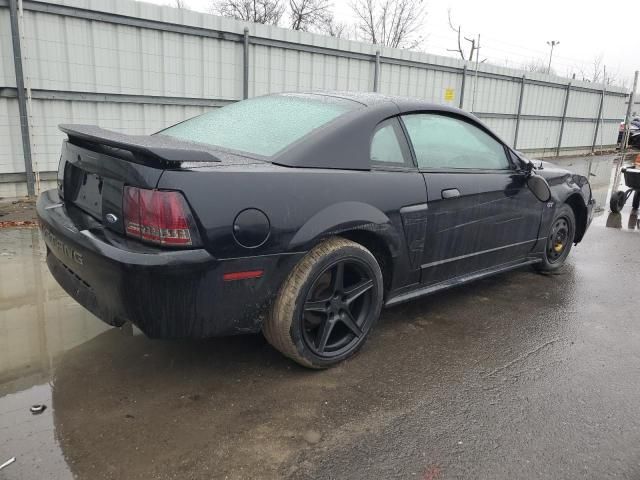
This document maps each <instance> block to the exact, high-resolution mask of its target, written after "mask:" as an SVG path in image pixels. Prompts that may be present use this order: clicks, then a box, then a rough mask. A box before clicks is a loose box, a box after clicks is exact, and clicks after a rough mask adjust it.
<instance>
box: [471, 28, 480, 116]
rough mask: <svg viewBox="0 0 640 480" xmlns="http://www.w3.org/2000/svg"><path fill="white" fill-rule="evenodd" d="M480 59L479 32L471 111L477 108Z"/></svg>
mask: <svg viewBox="0 0 640 480" xmlns="http://www.w3.org/2000/svg"><path fill="white" fill-rule="evenodd" d="M479 59H480V34H478V44H477V46H476V73H475V79H474V81H473V98H472V99H471V113H473V112H474V111H475V110H474V109H475V108H476V93H477V92H478V60H479Z"/></svg>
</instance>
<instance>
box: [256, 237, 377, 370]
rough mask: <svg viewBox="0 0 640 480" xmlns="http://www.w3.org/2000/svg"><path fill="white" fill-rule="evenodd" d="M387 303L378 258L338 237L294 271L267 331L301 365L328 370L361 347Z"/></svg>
mask: <svg viewBox="0 0 640 480" xmlns="http://www.w3.org/2000/svg"><path fill="white" fill-rule="evenodd" d="M382 298H383V281H382V272H381V271H380V266H379V265H378V262H377V261H376V258H375V257H374V256H373V255H372V254H371V252H369V250H367V249H366V248H364V247H363V246H362V245H360V244H358V243H355V242H352V241H350V240H346V239H344V238H339V237H334V238H331V239H328V240H326V241H324V242H323V243H321V244H319V245H317V246H316V247H314V248H313V249H312V250H311V251H309V253H307V254H306V255H305V256H304V257H303V258H302V260H300V262H299V263H298V264H297V265H296V266H295V267H294V269H293V270H292V271H291V273H290V274H289V276H288V278H287V279H286V280H285V282H284V284H283V285H282V287H281V289H280V292H279V294H278V297H277V298H276V301H275V303H274V305H273V307H272V308H271V312H270V314H269V316H268V317H267V319H266V320H265V322H264V325H263V328H262V331H263V333H264V336H265V337H266V339H267V340H268V341H269V343H270V344H271V345H273V346H274V347H275V348H276V349H277V350H279V351H280V352H281V353H283V354H284V355H286V356H288V357H289V358H291V359H293V360H294V361H296V362H298V363H299V364H301V365H303V366H305V367H310V368H327V367H330V366H332V365H335V364H337V363H339V362H341V361H343V360H345V359H346V358H348V357H350V356H352V355H353V354H354V353H356V352H357V351H358V350H359V349H360V347H362V345H363V344H364V342H365V340H366V338H367V335H368V334H369V332H370V331H371V328H372V327H373V325H374V323H375V322H376V320H377V319H378V317H379V316H380V310H381V308H382Z"/></svg>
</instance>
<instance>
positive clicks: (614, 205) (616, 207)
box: [609, 191, 627, 213]
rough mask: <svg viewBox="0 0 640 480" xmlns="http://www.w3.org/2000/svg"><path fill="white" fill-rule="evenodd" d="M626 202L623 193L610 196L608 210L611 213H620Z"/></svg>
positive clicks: (619, 192)
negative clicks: (609, 209)
mask: <svg viewBox="0 0 640 480" xmlns="http://www.w3.org/2000/svg"><path fill="white" fill-rule="evenodd" d="M626 201H627V198H626V194H625V192H623V191H618V192H615V193H612V194H611V200H609V208H611V211H612V212H613V213H620V211H621V210H622V207H624V204H625V202H626Z"/></svg>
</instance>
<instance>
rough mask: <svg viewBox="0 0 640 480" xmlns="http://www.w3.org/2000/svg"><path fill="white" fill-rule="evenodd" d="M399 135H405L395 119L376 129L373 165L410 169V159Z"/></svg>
mask: <svg viewBox="0 0 640 480" xmlns="http://www.w3.org/2000/svg"><path fill="white" fill-rule="evenodd" d="M399 135H404V134H403V133H402V131H401V129H400V125H399V124H398V120H397V119H395V118H392V119H389V120H385V121H384V122H382V123H381V124H380V125H378V127H377V128H376V130H375V132H374V134H373V138H372V139H371V151H370V158H371V163H372V164H374V165H380V166H385V165H386V166H391V167H409V166H412V165H411V164H410V163H411V160H410V157H411V155H410V154H409V152H408V151H407V148H406V146H405V143H406V142H401V141H400V140H399V139H400V138H402V137H399Z"/></svg>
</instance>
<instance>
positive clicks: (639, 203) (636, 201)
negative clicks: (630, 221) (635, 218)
mask: <svg viewBox="0 0 640 480" xmlns="http://www.w3.org/2000/svg"><path fill="white" fill-rule="evenodd" d="M631 208H633V209H634V210H638V208H640V190H636V191H635V192H634V194H633V203H632V204H631Z"/></svg>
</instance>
